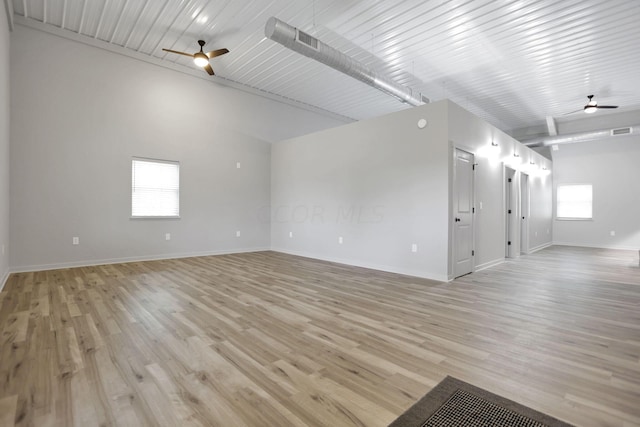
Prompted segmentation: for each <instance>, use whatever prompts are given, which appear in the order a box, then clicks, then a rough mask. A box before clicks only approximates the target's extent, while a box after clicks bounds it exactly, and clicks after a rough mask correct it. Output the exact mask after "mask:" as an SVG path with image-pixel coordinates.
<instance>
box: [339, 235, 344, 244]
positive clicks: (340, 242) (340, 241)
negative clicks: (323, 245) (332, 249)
mask: <svg viewBox="0 0 640 427" xmlns="http://www.w3.org/2000/svg"><path fill="white" fill-rule="evenodd" d="M342 242H343V240H342V236H340V237H338V244H339V245H341V244H342Z"/></svg>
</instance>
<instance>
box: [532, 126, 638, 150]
mask: <svg viewBox="0 0 640 427" xmlns="http://www.w3.org/2000/svg"><path fill="white" fill-rule="evenodd" d="M638 131H640V125H634V126H626V127H621V128H616V129H606V130H597V131H592V132H580V133H572V134H567V135H556V136H547V137H542V138H536V139H531V140H529V141H522V144H524V145H526V146H527V147H531V148H533V147H545V146H549V145H556V144H571V143H576V142H586V141H595V140H596V139H605V138H611V137H616V136H623V135H629V134H631V133H638Z"/></svg>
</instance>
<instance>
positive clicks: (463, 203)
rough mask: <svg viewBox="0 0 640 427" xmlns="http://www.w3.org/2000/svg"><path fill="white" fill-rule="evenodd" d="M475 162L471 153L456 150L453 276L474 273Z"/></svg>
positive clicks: (454, 169)
mask: <svg viewBox="0 0 640 427" xmlns="http://www.w3.org/2000/svg"><path fill="white" fill-rule="evenodd" d="M473 162H474V156H473V154H471V153H468V152H466V151H462V150H459V149H457V148H456V149H455V161H454V168H453V214H454V218H453V253H454V266H453V276H454V277H460V276H463V275H465V274H468V273H471V272H472V271H473V257H474V251H473V210H474V208H473V169H474V166H473Z"/></svg>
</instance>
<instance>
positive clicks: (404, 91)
mask: <svg viewBox="0 0 640 427" xmlns="http://www.w3.org/2000/svg"><path fill="white" fill-rule="evenodd" d="M264 34H265V35H266V36H267V38H269V39H271V40H273V41H275V42H278V43H280V44H281V45H283V46H284V47H288V48H289V49H291V50H294V51H296V52H298V53H301V54H302V55H304V56H307V57H309V58H312V59H315V60H316V61H318V62H322V63H323V64H325V65H328V66H329V67H331V68H333V69H335V70H338V71H340V72H342V73H344V74H347V75H349V76H351V77H353V78H356V79H358V80H360V81H361V82H364V83H366V84H368V85H369V86H373V87H374V88H376V89H378V90H381V91H382V92H384V93H386V94H388V95H391V96H394V97H396V98H398V99H400V101H402V102H406V103H407V104H411V105H413V106H418V105H422V104H425V103H428V102H429V98H427V97H425V96H422V94H421V93H417V94H416V95H414V94H413V91H412V90H411V89H410V88H408V87H406V86H402V85H400V84H398V83H396V82H394V81H393V80H391V79H389V78H386V77H384V76H381V75H379V74H378V73H376V72H375V71H374V70H372V69H370V68H368V67H367V66H365V65H364V64H362V63H361V62H358V61H356V60H355V59H353V58H351V57H349V56H347V55H345V54H344V53H342V52H340V51H338V50H336V49H334V48H332V47H331V46H328V45H326V44H324V43H322V42H321V41H320V40H318V39H317V38H315V37H313V36H311V35H309V34H307V33H305V32H304V31H300V30H299V29H297V28H295V27H292V26H291V25H289V24H287V23H285V22H282V21H281V20H279V19H277V18H275V17H271V18H269V20H268V21H267V25H266V26H265V28H264Z"/></svg>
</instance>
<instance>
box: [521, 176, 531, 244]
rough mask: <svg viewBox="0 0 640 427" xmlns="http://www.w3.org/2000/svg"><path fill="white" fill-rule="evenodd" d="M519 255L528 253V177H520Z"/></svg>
mask: <svg viewBox="0 0 640 427" xmlns="http://www.w3.org/2000/svg"><path fill="white" fill-rule="evenodd" d="M520 217H521V218H522V219H521V222H520V253H521V254H528V253H529V175H527V174H524V173H523V174H521V175H520Z"/></svg>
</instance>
